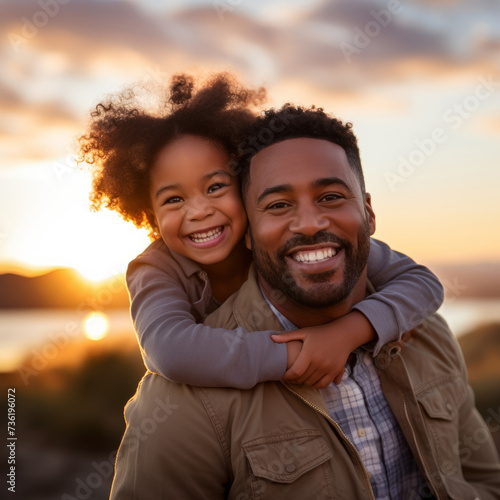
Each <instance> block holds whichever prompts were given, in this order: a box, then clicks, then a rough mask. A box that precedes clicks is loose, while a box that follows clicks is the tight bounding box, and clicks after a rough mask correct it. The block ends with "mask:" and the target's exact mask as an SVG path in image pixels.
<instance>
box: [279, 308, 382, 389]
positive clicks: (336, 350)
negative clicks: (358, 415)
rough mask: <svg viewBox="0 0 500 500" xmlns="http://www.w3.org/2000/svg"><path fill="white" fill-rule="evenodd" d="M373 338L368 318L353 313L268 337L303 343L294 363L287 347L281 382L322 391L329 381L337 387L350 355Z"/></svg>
mask: <svg viewBox="0 0 500 500" xmlns="http://www.w3.org/2000/svg"><path fill="white" fill-rule="evenodd" d="M375 335H376V334H375V331H374V329H373V327H372V326H371V323H370V322H369V321H368V319H367V318H366V317H365V316H364V315H363V314H362V313H360V312H358V311H353V312H351V313H349V314H347V315H346V316H343V317H342V318H339V319H337V320H336V321H333V322H332V323H328V324H326V325H321V326H312V327H307V328H302V329H300V330H295V331H293V332H285V333H282V334H279V335H272V336H271V338H272V339H273V340H274V341H275V342H278V343H282V342H291V341H297V340H300V341H302V342H303V346H302V349H301V351H300V353H299V354H298V356H297V358H296V359H295V360H294V359H290V358H291V356H290V355H291V349H290V348H289V350H288V354H289V358H288V366H287V368H288V370H287V372H286V373H285V375H284V377H283V378H284V380H287V381H289V382H293V383H297V384H307V385H311V386H313V387H315V388H317V389H321V388H324V387H327V386H328V385H329V384H331V383H332V382H334V383H335V384H337V385H338V384H340V382H341V380H342V376H343V374H344V369H345V365H346V363H347V359H348V357H349V355H350V354H351V352H352V351H354V350H355V349H356V348H358V347H360V346H361V345H363V344H366V343H367V342H369V341H371V340H373V339H374V338H375ZM294 343H295V342H294ZM294 349H295V348H294ZM294 352H295V353H296V350H295V351H294ZM290 365H291V367H290Z"/></svg>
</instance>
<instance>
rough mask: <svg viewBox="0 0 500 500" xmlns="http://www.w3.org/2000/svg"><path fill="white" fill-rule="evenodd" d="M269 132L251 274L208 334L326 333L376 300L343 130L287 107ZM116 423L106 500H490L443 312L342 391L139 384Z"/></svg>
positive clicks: (255, 206) (151, 380) (246, 183)
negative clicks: (121, 424)
mask: <svg viewBox="0 0 500 500" xmlns="http://www.w3.org/2000/svg"><path fill="white" fill-rule="evenodd" d="M284 117H285V118H286V120H284V119H283V118H284ZM275 123H288V125H287V127H286V128H283V129H282V130H280V129H278V128H277V127H273V124H275ZM262 131H267V134H262V133H261V132H262ZM269 131H272V132H271V133H269ZM270 135H272V138H271V140H269V141H267V142H266V144H265V145H264V147H262V148H261V149H260V150H255V151H253V152H252V153H251V154H250V155H249V156H248V157H247V158H244V159H243V160H242V162H241V168H242V172H241V179H242V191H243V197H244V201H245V205H246V208H247V213H248V218H249V225H250V229H249V231H248V234H247V245H248V246H249V248H251V249H252V252H253V254H254V260H255V269H253V270H252V271H251V273H250V276H249V279H248V281H247V282H246V283H245V284H244V285H243V287H242V288H241V290H240V291H239V292H238V293H237V294H235V295H233V296H232V297H231V298H230V299H228V301H226V302H225V303H224V304H223V305H222V306H221V307H220V308H219V309H218V310H217V311H215V312H214V313H213V314H212V315H210V316H209V317H208V318H207V320H206V323H207V324H209V325H211V326H218V327H225V328H230V329H231V328H236V327H237V326H243V327H245V328H246V329H247V330H249V331H253V330H262V329H263V328H264V329H269V330H290V329H293V328H295V327H303V326H310V325H316V324H323V323H326V322H329V321H332V320H333V319H335V318H338V317H340V316H342V315H344V314H346V313H347V312H348V311H349V310H350V309H351V307H352V306H353V305H354V304H356V303H357V302H359V301H360V300H362V299H363V298H364V297H365V296H366V294H367V293H369V291H370V284H369V283H368V282H367V279H366V263H367V257H368V250H369V237H370V235H371V234H373V233H374V231H375V215H374V213H373V210H372V207H371V200H370V196H369V195H368V194H367V193H365V188H364V181H363V174H362V170H361V165H360V160H359V151H358V149H357V145H356V139H355V137H354V135H353V134H352V132H351V131H350V125H344V124H342V123H341V122H339V121H338V120H335V119H333V118H330V117H328V116H327V115H326V114H324V113H323V112H322V111H321V110H314V109H311V110H303V109H300V108H299V109H297V108H292V107H290V106H285V107H284V108H283V109H282V110H280V111H277V112H276V111H270V112H268V113H267V114H266V116H265V117H263V118H261V119H260V120H259V121H258V123H257V125H256V129H255V137H266V139H268V138H269V136H270ZM126 417H127V423H128V427H127V431H126V433H125V436H124V439H123V442H122V445H121V448H120V451H119V454H118V459H117V466H116V476H115V481H114V485H113V490H112V498H117V499H131V498H154V499H160V498H176V499H177V498H179V499H190V498H193V499H195V498H231V499H239V500H242V499H247V498H248V499H249V498H263V499H264V498H265V499H275V498H292V499H305V498H314V499H320V498H340V499H346V500H347V499H348V500H352V499H365V498H377V499H386V498H387V499H388V498H391V499H396V498H398V499H399V498H408V499H413V498H437V499H445V498H461V499H475V498H481V499H494V498H497V499H498V498H500V463H499V460H498V455H497V453H496V450H495V448H494V445H493V442H492V439H491V436H490V435H489V432H488V429H487V427H486V425H485V423H484V422H483V421H482V419H481V418H480V416H479V414H478V413H477V411H476V410H475V408H474V403H473V396H472V392H471V390H470V388H469V387H468V386H467V376H466V369H465V366H464V362H463V358H462V356H461V353H460V350H459V348H458V346H457V343H456V341H455V339H454V337H453V335H452V334H451V332H450V331H449V330H448V328H447V326H446V324H445V323H444V322H443V320H442V319H441V318H439V317H438V316H433V317H431V318H429V320H428V321H427V322H426V323H425V324H424V325H422V327H421V328H419V329H418V332H413V335H409V338H408V339H407V340H406V342H405V343H404V345H403V344H402V343H390V344H387V345H386V346H384V348H383V349H382V350H381V352H380V353H379V354H378V355H377V356H376V357H375V358H374V359H372V357H371V355H370V354H369V353H368V352H367V351H366V350H363V349H358V350H356V351H355V352H354V353H353V354H352V355H351V359H350V360H349V363H348V365H347V366H346V374H345V375H344V378H343V379H342V383H341V384H340V385H339V386H338V387H337V386H335V385H330V386H329V387H328V388H326V389H323V390H317V389H314V388H312V387H309V386H304V385H292V384H289V383H286V382H267V383H262V384H258V385H257V386H255V387H254V388H253V389H250V390H237V389H229V388H228V389H220V388H217V389H207V388H200V387H189V386H185V385H180V384H175V383H173V382H170V381H167V380H165V379H163V378H162V377H161V376H158V375H155V374H148V375H146V376H145V377H144V379H143V381H142V383H141V386H140V388H139V390H138V393H137V395H136V397H135V399H134V400H132V401H131V402H130V403H129V405H128V406H127V409H126ZM472 436H475V437H476V438H475V439H474V438H471V437H472Z"/></svg>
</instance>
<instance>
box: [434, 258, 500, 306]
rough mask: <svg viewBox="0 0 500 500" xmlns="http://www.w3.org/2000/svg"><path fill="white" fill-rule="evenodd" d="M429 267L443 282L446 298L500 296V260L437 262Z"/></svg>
mask: <svg viewBox="0 0 500 500" xmlns="http://www.w3.org/2000/svg"><path fill="white" fill-rule="evenodd" d="M430 268H431V269H432V271H434V273H435V274H436V275H437V276H438V277H439V279H440V280H441V282H442V283H443V286H444V288H445V293H446V297H447V298H448V299H449V298H452V297H455V298H457V299H465V298H480V299H486V298H499V297H500V262H479V263H471V264H442V263H439V264H435V265H431V266H430Z"/></svg>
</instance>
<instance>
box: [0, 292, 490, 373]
mask: <svg viewBox="0 0 500 500" xmlns="http://www.w3.org/2000/svg"><path fill="white" fill-rule="evenodd" d="M439 312H440V313H441V314H442V315H443V316H444V318H445V319H446V321H447V322H448V324H449V325H450V328H451V329H452V330H453V332H454V333H455V335H457V336H460V335H463V334H464V333H466V332H468V331H470V330H472V329H474V328H475V327H477V326H478V325H480V324H482V323H489V322H494V321H498V322H500V299H494V300H458V299H457V300H455V301H451V302H448V303H446V304H444V305H443V307H442V308H441V309H440V311H439ZM106 316H107V319H108V323H109V330H108V337H113V336H114V337H117V336H122V337H125V336H126V338H127V339H128V340H129V341H134V338H135V337H134V330H133V325H132V320H131V318H130V313H129V311H128V310H127V309H124V310H115V311H108V312H106ZM85 320H86V315H85V314H84V313H78V312H75V311H71V310H69V311H68V310H58V309H16V310H0V371H8V370H12V369H16V368H17V367H18V366H19V364H20V363H21V361H22V360H23V358H24V357H25V356H27V355H30V353H33V352H36V351H37V350H40V349H43V347H44V346H48V345H49V344H54V345H56V346H58V345H67V344H68V341H69V340H71V339H75V340H77V339H80V340H82V339H85V328H84V324H85ZM88 342H92V341H91V340H88Z"/></svg>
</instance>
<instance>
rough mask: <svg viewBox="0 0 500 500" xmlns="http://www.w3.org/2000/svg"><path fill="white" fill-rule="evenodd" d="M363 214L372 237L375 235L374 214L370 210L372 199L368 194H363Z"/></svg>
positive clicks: (371, 209)
mask: <svg viewBox="0 0 500 500" xmlns="http://www.w3.org/2000/svg"><path fill="white" fill-rule="evenodd" d="M365 213H366V217H367V219H368V226H369V228H370V236H372V235H373V234H374V233H375V228H376V224H375V212H374V211H373V208H372V197H371V195H370V193H366V194H365Z"/></svg>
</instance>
